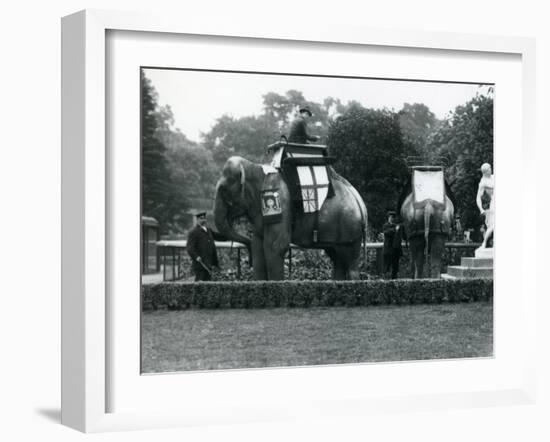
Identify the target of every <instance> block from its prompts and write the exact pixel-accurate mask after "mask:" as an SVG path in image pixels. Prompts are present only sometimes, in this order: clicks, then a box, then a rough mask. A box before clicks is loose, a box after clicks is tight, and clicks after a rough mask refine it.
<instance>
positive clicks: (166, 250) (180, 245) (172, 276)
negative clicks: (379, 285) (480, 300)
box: [156, 240, 481, 281]
mask: <svg viewBox="0 0 550 442" xmlns="http://www.w3.org/2000/svg"><path fill="white" fill-rule="evenodd" d="M156 244H157V247H158V248H159V254H160V259H161V268H162V278H163V280H164V281H177V280H179V279H182V278H183V276H184V271H183V268H182V264H183V262H184V260H183V258H182V255H184V254H185V253H186V249H187V241H186V240H161V241H157V243H156ZM215 244H216V248H217V249H231V250H233V249H234V250H236V251H237V253H236V257H235V265H236V268H237V275H236V276H237V279H241V276H242V269H241V250H242V249H246V246H245V245H244V244H242V243H239V242H232V241H215ZM480 245H481V244H480V243H466V242H448V243H446V244H445V248H446V249H468V250H472V252H473V250H475V249H477V248H478V247H479V246H480ZM366 246H367V249H368V250H373V249H375V250H376V262H377V267H378V270H379V271H381V270H382V269H383V266H384V262H383V253H382V251H383V248H384V244H383V243H382V242H369V243H367V244H366ZM403 246H405V243H403ZM296 249H297V250H302V249H303V248H302V247H299V246H297V245H295V244H291V245H290V247H289V250H288V255H287V259H288V270H289V275H290V274H291V273H292V250H296Z"/></svg>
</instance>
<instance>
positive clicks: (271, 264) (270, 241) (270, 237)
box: [263, 223, 290, 281]
mask: <svg viewBox="0 0 550 442" xmlns="http://www.w3.org/2000/svg"><path fill="white" fill-rule="evenodd" d="M289 245H290V233H289V231H288V229H286V228H285V226H284V224H283V223H281V224H275V225H272V226H269V227H266V228H265V229H264V241H263V253H264V257H265V267H266V271H267V279H268V280H270V281H280V280H282V279H284V277H285V271H284V270H285V255H286V252H287V250H288V246H289Z"/></svg>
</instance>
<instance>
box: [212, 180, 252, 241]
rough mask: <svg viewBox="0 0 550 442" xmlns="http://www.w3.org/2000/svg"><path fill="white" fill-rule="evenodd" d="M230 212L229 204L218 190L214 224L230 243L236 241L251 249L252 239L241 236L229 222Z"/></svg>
mask: <svg viewBox="0 0 550 442" xmlns="http://www.w3.org/2000/svg"><path fill="white" fill-rule="evenodd" d="M229 220H230V211H229V208H228V206H227V203H226V202H225V201H224V200H223V198H222V197H221V195H220V193H219V192H218V191H217V190H216V197H215V202H214V224H215V226H216V229H217V230H218V232H219V233H220V234H222V235H223V236H225V237H226V238H227V239H228V240H230V241H236V242H240V243H243V244H244V245H245V246H246V247H247V248H248V249H250V244H251V241H250V238H247V237H246V236H244V235H241V234H239V233H238V232H236V231H235V229H234V228H233V226H232V225H231V224H230V222H229Z"/></svg>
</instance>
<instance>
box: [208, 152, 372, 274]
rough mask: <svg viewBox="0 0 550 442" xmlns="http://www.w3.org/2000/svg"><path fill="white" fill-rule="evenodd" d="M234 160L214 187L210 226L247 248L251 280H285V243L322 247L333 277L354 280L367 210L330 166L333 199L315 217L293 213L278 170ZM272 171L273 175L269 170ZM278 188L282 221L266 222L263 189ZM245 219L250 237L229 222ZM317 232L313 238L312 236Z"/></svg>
mask: <svg viewBox="0 0 550 442" xmlns="http://www.w3.org/2000/svg"><path fill="white" fill-rule="evenodd" d="M274 171H276V172H275V173H266V172H264V167H262V165H260V164H256V163H253V162H251V161H249V160H247V159H245V158H242V157H239V156H233V157H231V158H229V159H228V160H227V161H226V163H225V165H224V167H223V172H222V176H221V177H220V179H219V180H218V182H217V184H216V192H215V198H214V224H215V227H216V229H217V230H218V232H219V233H220V234H221V235H223V236H225V237H226V238H227V239H228V240H231V241H237V242H241V243H243V244H245V245H246V247H247V248H248V250H249V253H250V255H251V261H252V271H253V272H252V273H253V278H254V279H255V280H282V279H284V258H285V254H286V252H287V250H288V248H289V245H290V243H293V244H296V245H297V246H299V247H303V248H317V249H324V250H325V252H326V254H327V255H328V256H329V258H330V259H331V261H332V264H333V278H334V279H358V278H359V270H358V267H359V258H360V254H361V242H362V241H363V242H364V241H365V239H366V227H367V208H366V206H365V203H364V202H363V200H362V198H361V196H360V195H359V193H358V192H357V190H355V188H353V186H352V185H351V184H350V183H349V182H348V181H347V180H345V179H344V178H342V177H341V176H339V175H338V174H337V173H336V172H335V171H334V169H332V167H330V166H329V167H328V173H329V175H330V176H331V178H332V185H333V189H334V196H332V197H331V198H327V199H326V200H325V202H324V204H323V205H322V206H321V208H320V210H319V212H318V216H317V215H316V214H313V213H303V211H300V210H297V207H296V205H295V204H293V203H294V201H293V200H292V198H291V190H290V188H289V186H288V185H287V182H286V181H285V177H284V176H283V174H282V173H281V172H280V171H279V170H278V169H274ZM272 172H273V171H272ZM266 186H267V187H269V188H271V189H278V190H277V192H278V195H279V199H280V211H281V217H280V219H279V221H278V222H274V223H267V222H266V221H265V219H264V217H263V214H262V206H261V191H262V188H263V189H265V188H266ZM242 216H245V217H246V218H247V219H248V221H249V222H250V223H251V225H252V234H251V238H249V237H247V236H245V235H242V234H240V233H238V232H237V231H236V230H235V229H234V227H233V221H234V220H236V219H237V218H240V217H242ZM314 230H317V234H318V235H317V238H316V237H315V236H316V235H315V234H314Z"/></svg>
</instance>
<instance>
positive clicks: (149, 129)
mask: <svg viewBox="0 0 550 442" xmlns="http://www.w3.org/2000/svg"><path fill="white" fill-rule="evenodd" d="M161 124H163V121H162V116H161V115H159V105H158V95H157V93H156V91H155V89H154V87H153V85H152V84H151V81H150V80H149V79H148V78H147V77H146V76H145V75H144V74H143V73H142V74H141V149H142V151H141V153H142V157H141V158H142V169H141V177H142V178H141V186H142V187H141V197H142V213H143V215H147V216H152V217H154V218H156V219H157V221H159V223H160V225H161V228H163V226H165V225H166V224H167V221H168V220H169V219H170V218H171V217H172V215H173V208H172V202H171V201H170V200H171V198H170V193H171V192H170V188H171V182H170V176H169V173H168V162H167V160H166V146H165V145H164V144H163V143H162V142H161V140H159V138H158V137H157V130H158V128H159V125H161Z"/></svg>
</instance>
